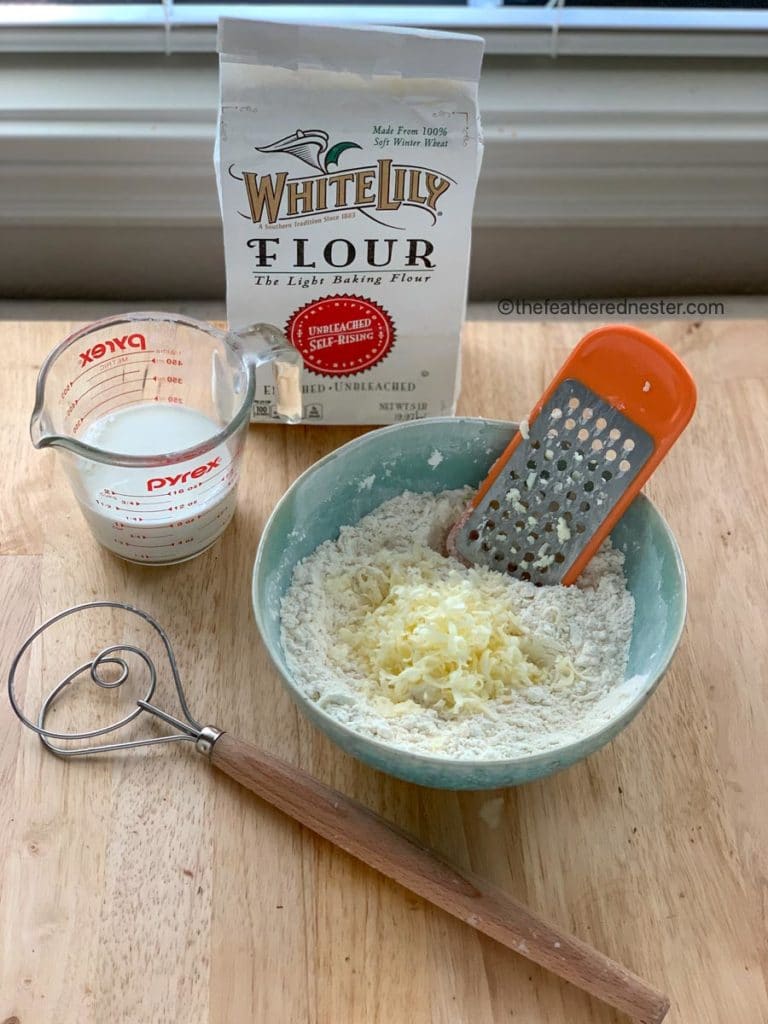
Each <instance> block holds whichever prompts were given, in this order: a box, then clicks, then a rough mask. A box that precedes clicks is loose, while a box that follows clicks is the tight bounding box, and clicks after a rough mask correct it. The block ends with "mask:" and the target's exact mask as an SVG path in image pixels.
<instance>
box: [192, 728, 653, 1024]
mask: <svg viewBox="0 0 768 1024" xmlns="http://www.w3.org/2000/svg"><path fill="white" fill-rule="evenodd" d="M210 757H211V761H212V762H213V764H214V765H215V766H216V768H218V769H219V770H220V771H222V772H225V773H226V774H227V775H229V776H231V777H232V778H233V779H236V780H237V782H239V783H241V785H243V786H245V787H246V788H247V789H250V790H252V792H254V793H255V794H256V795H257V796H259V797H261V798H262V799H263V800H266V801H267V802H268V803H270V804H272V805H273V806H275V807H277V808H279V810H281V811H284V812H285V814H288V815H290V817H292V818H294V819H295V820H296V821H299V822H301V824H302V825H305V826H306V827H307V828H309V829H311V830H312V831H313V832H316V833H317V834H318V835H321V836H323V838H325V839H329V840H330V841H331V842H332V843H334V844H335V845H336V846H339V847H341V849H342V850H346V852H347V853H351V854H352V856H353V857H357V858H358V860H361V861H363V862H364V863H366V864H369V865H370V866H371V867H373V868H376V870H377V871H380V872H381V873H382V874H383V875H386V876H387V877H388V878H391V879H393V880H394V881H395V882H399V883H400V885H403V886H405V888H406V889H410V890H411V892H414V893H417V894H418V895H419V896H422V897H423V898H424V899H426V900H429V902H430V903H434V904H435V906H438V907H441V908H442V909H443V910H447V911H448V913H449V914H453V916H454V917H458V918H459V919H460V920H462V921H465V922H466V923H467V924H469V925H471V926H472V927H473V928H476V929H477V930H478V931H480V932H483V933H484V934H485V935H489V936H490V937H491V938H492V939H496V940H497V941H498V942H501V943H502V944H503V945H505V946H507V947H509V949H512V950H514V951H515V952H516V953H520V954H521V955H522V956H524V957H527V958H528V959H529V960H532V961H533V962H534V963H537V964H539V965H540V966H542V967H545V968H546V969H547V970H549V971H552V972H553V973H554V974H557V975H559V976H560V977H561V978H565V979H566V980H567V981H570V982H571V983H572V984H574V985H576V986H577V987H578V988H581V989H583V990H584V991H586V992H589V993H590V995H593V996H595V997H596V998H597V999H600V1000H602V1001H603V1002H604V1003H607V1004H608V1005H609V1006H612V1007H614V1008H615V1009H617V1010H620V1011H622V1012H623V1013H626V1014H629V1016H630V1017H633V1018H634V1019H635V1020H637V1021H640V1022H641V1024H659V1022H660V1021H662V1020H663V1018H664V1016H665V1015H666V1012H667V1010H668V1009H669V1000H668V999H667V997H666V996H665V995H663V993H661V992H657V991H656V990H655V989H653V988H651V987H650V986H649V985H647V984H646V982H644V981H643V980H642V979H641V978H638V977H637V976H636V975H634V974H632V973H631V972H630V971H628V970H627V969H626V968H624V967H622V966H621V964H618V963H616V962H615V961H613V960H610V959H609V958H608V957H607V956H604V955H603V954H602V953H600V952H598V951H597V950H596V949H593V948H592V947H591V946H588V945H587V944H586V943H584V942H581V941H580V940H579V939H576V938H574V937H573V936H572V935H568V934H566V933H565V932H561V931H560V930H559V929H557V928H555V927H554V926H553V925H551V924H548V923H547V922H546V921H543V920H541V918H539V917H537V916H536V915H535V914H533V913H531V911H530V910H527V909H526V908H525V907H524V906H522V905H521V904H519V903H516V902H515V901H514V900H512V899H510V898H509V897H508V896H507V895H506V894H505V893H504V892H502V891H501V890H500V889H496V888H494V887H492V886H490V885H488V884H487V883H485V882H484V881H482V880H481V879H478V878H476V877H471V876H468V875H466V874H462V873H460V872H458V871H457V870H456V869H455V868H453V867H451V866H450V865H449V864H447V863H445V862H444V861H443V860H441V859H440V857H439V856H438V855H437V854H435V853H434V852H433V851H432V850H429V849H427V848H426V847H424V846H422V845H421V844H420V843H419V842H418V841H417V840H416V839H414V838H413V837H412V836H409V835H408V834H407V833H405V832H402V831H400V830H399V829H397V828H396V827H395V826H394V825H392V824H391V823H390V822H388V821H385V819H384V818H381V817H379V815H377V814H374V812H373V811H371V810H369V809H368V808H367V807H364V806H363V805H362V804H359V803H357V801H355V800H351V799H350V798H349V797H347V796H344V795H343V794H342V793H339V792H337V791H336V790H334V789H331V788H330V787H328V786H325V785H323V783H321V782H319V781H318V780H317V779H314V778H312V776H310V775H308V774H307V773H306V772H303V771H301V770H300V769H298V768H294V767H292V766H291V765H289V764H286V763H285V762H284V761H281V760H279V759H278V758H275V757H272V756H270V755H269V754H266V753H264V752H263V751H261V750H258V749H257V748H256V747H253V746H251V745H250V744H248V743H243V742H242V741H241V740H238V739H236V738H235V737H234V736H230V735H229V733H223V734H222V735H221V736H220V737H219V738H218V739H217V740H216V742H215V743H214V745H213V748H212V750H211V753H210Z"/></svg>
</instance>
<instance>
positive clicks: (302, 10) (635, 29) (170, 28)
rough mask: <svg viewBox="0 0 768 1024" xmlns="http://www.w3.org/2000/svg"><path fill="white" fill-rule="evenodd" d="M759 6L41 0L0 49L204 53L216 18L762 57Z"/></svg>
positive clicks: (481, 0) (607, 50)
mask: <svg viewBox="0 0 768 1024" xmlns="http://www.w3.org/2000/svg"><path fill="white" fill-rule="evenodd" d="M765 6H766V5H765V0H736V2H729V0H645V2H639V0H474V2H473V0H467V2H463V0H448V2H446V3H442V4H432V3H426V2H424V0H416V2H412V3H408V4H402V3H401V4H398V3H392V2H384V3H336V4H325V3H306V4H295V3H287V2H282V3H280V2H278V3H269V4H267V3H253V2H250V3H249V2H242V3H237V2H234V3H233V2H221V0H219V2H217V0H213V2H212V0H154V2H151V0H150V2H142V0H119V2H112V3H109V2H107V3H104V2H99V0H75V2H73V3H51V2H47V0H37V2H31V3H30V2H25V0H19V2H15V0H11V2H8V3H0V27H2V29H3V30H2V33H0V50H6V51H9V50H10V51H13V50H21V51H34V50H43V51H51V50H57V49H61V50H65V51H66V50H76V51H114V50H117V51H120V50H126V51H141V50H145V49H146V50H165V51H166V52H171V51H173V52H179V51H181V52H183V51H193V52H194V51H206V50H208V51H212V50H214V49H215V26H216V22H217V19H218V18H219V16H221V15H222V14H228V15H240V16H246V17H249V16H250V17H265V18H279V19H285V18H294V17H295V18H297V19H300V20H311V19H313V18H314V19H317V20H318V21H334V20H338V21H345V22H368V23H370V22H373V23H378V24H395V25H412V26H424V27H433V28H448V29H450V28H455V29H463V30H467V31H475V32H480V33H482V34H484V35H485V36H486V39H487V46H488V51H489V52H497V53H503V52H513V53H522V54H525V53H534V54H546V55H550V56H557V55H558V54H582V53H583V54H599V55H610V54H619V55H621V54H638V55H643V54H647V55H651V56H653V55H666V56H675V55H683V54H696V53H700V54H701V55H703V56H721V55H722V56H730V55H734V56H738V55H745V56H765V55H768V43H766V39H768V36H766V33H768V11H766V10H765Z"/></svg>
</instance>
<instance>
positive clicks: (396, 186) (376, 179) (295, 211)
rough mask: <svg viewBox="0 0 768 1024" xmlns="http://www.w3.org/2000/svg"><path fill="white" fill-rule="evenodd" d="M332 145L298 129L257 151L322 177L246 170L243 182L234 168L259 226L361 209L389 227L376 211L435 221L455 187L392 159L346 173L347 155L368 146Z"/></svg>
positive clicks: (325, 134)
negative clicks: (406, 211)
mask: <svg viewBox="0 0 768 1024" xmlns="http://www.w3.org/2000/svg"><path fill="white" fill-rule="evenodd" d="M329 141H330V136H329V135H328V132H324V131H322V130H321V129H319V128H313V129H312V130H311V131H301V130H296V131H295V132H294V133H293V135H286V137H285V138H283V139H278V140H277V142H272V143H270V144H269V145H268V146H254V149H255V150H256V151H257V152H258V153H267V154H270V155H273V154H276V153H285V154H286V155H290V156H293V157H295V158H296V159H297V160H300V161H301V162H302V163H304V164H307V165H308V166H309V167H312V168H314V169H315V170H316V171H319V172H320V173H319V174H313V175H311V176H308V177H306V178H295V177H294V178H292V177H290V174H289V172H288V171H280V172H279V173H277V174H262V175H259V174H257V173H256V172H255V171H245V172H244V173H243V175H242V177H241V176H240V175H238V174H237V173H236V172H235V170H234V169H233V168H232V167H230V170H229V173H230V174H231V175H232V177H233V178H237V179H238V180H242V181H243V182H244V183H245V191H246V194H247V196H248V205H249V207H250V217H251V220H252V221H253V222H254V224H258V223H260V222H261V221H264V220H266V221H267V223H269V224H275V223H277V222H278V221H284V220H291V219H293V218H297V217H311V216H313V215H315V214H317V213H323V212H325V211H328V210H333V211H340V210H357V211H359V212H360V213H363V214H365V215H366V216H370V217H371V219H372V220H375V221H376V222H377V223H380V224H385V221H383V220H381V219H379V218H378V217H373V216H372V215H371V213H370V211H371V210H375V211H377V212H379V213H383V214H386V213H390V212H392V211H396V210H399V209H400V207H401V206H409V207H414V208H416V209H421V210H423V211H424V212H425V213H427V215H428V216H429V218H430V220H431V221H432V223H434V222H435V220H436V219H437V204H438V200H439V199H440V198H441V197H442V196H443V195H444V194H445V193H446V192H447V191H448V189H449V188H450V187H451V185H453V184H455V182H454V180H453V178H449V177H448V176H447V175H444V174H441V173H440V172H439V171H435V170H432V169H430V168H428V167H419V166H416V165H413V164H401V163H396V162H395V161H394V160H391V159H384V160H377V161H376V162H375V163H371V164H366V165H364V166H360V167H350V168H348V169H341V168H340V167H339V158H340V157H341V155H342V153H345V152H346V151H347V150H348V149H359V150H362V148H363V147H362V146H359V145H358V144H357V143H356V142H336V143H334V144H333V145H332V146H331V147H330V149H329V148H328V143H329ZM385 226H386V224H385Z"/></svg>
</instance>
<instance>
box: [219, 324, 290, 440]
mask: <svg viewBox="0 0 768 1024" xmlns="http://www.w3.org/2000/svg"><path fill="white" fill-rule="evenodd" d="M232 333H233V334H234V335H235V338H236V342H235V348H236V349H237V350H238V351H239V352H240V353H241V355H242V356H243V359H244V360H245V362H246V363H247V364H248V366H249V369H250V372H251V374H253V373H254V371H255V369H256V367H258V366H263V365H264V364H265V363H271V364H272V369H273V373H274V378H275V395H276V403H275V404H276V408H277V414H278V416H279V417H280V418H281V419H283V420H286V421H287V422H288V423H298V422H299V421H300V420H301V417H302V393H301V371H302V367H303V362H302V358H301V354H300V353H299V352H298V351H297V349H295V348H294V347H293V345H292V344H291V343H290V341H288V339H287V338H286V336H285V335H284V334H283V332H282V331H281V330H280V329H279V328H278V327H275V326H273V325H272V324H249V325H248V326H247V327H242V328H240V329H239V330H235V331H233V332H232Z"/></svg>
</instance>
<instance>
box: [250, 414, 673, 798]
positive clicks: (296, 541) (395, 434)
mask: <svg viewBox="0 0 768 1024" xmlns="http://www.w3.org/2000/svg"><path fill="white" fill-rule="evenodd" d="M514 429H515V428H514V425H513V424H511V423H502V422H498V421H491V420H481V419H469V418H456V419H427V420H415V421H413V422H410V423H404V424H397V425H396V426H392V427H386V428H384V429H381V430H376V431H373V432H372V433H369V434H366V435H365V436H363V437H360V438H357V439H356V440H355V441H351V442H350V443H349V444H346V445H344V446H343V447H341V448H339V449H337V450H336V451H335V452H332V453H331V454H330V455H328V456H326V457H325V458H324V459H321V460H320V461H319V462H316V463H315V465H314V466H311V467H310V468H309V469H308V470H307V471H306V472H305V473H303V474H302V475H301V476H300V477H299V478H298V480H296V482H295V483H294V484H293V486H292V487H290V488H289V490H288V491H287V492H286V493H285V495H284V496H283V498H282V499H281V500H280V502H279V503H278V505H277V507H276V508H275V510H274V512H273V513H272V515H271V517H270V519H269V522H268V523H267V525H266V527H265V529H264V533H263V534H262V537H261V542H260V544H259V550H258V553H257V555H256V564H255V566H254V572H253V607H254V611H255V614H256V621H257V623H258V625H259V629H260V630H261V635H262V637H263V639H264V643H265V644H266V646H267V649H268V651H269V653H270V655H271V657H272V660H273V662H274V663H275V666H276V667H277V669H278V671H279V672H280V674H281V675H282V677H283V680H284V682H285V685H286V687H287V688H288V692H289V693H290V694H291V696H292V697H293V699H294V700H295V701H296V703H297V704H298V705H299V707H300V708H301V710H302V711H303V712H304V714H305V715H306V716H307V717H308V718H309V719H310V721H312V722H314V724H315V725H316V726H317V727H318V728H320V729H322V730H323V732H324V733H326V734H327V735H328V736H330V738H331V739H332V740H333V741H334V742H335V743H338V745H339V746H340V747H342V749H344V750H346V751H347V753H349V754H352V755H353V757H358V758H360V760H361V761H365V762H366V763H367V764H369V765H372V766H373V767H374V768H379V769H380V770H381V771H384V772H388V773H389V774H390V775H396V776H398V777H399V778H401V779H407V780H409V781H411V782H417V783H420V784H421V785H424V786H436V787H439V788H441V789H491V788H496V787H498V786H514V785H519V784H520V783H522V782H530V781H532V780H533V779H540V778H543V777H544V776H545V775H550V774H551V773H552V772H556V771H559V770H560V769H562V768H567V767H568V766H569V765H572V764H574V763H575V762H576V761H580V760H581V759H582V758H584V757H587V756H588V755H589V754H592V753H593V752H594V751H596V750H598V749H599V748H600V747H602V746H603V745H604V744H605V743H607V742H608V741H609V740H611V739H613V737H614V736H616V735H617V733H619V732H620V731H621V730H622V729H623V728H624V727H625V726H626V725H627V724H628V723H629V722H630V721H631V720H632V719H633V718H634V717H635V715H636V714H637V713H638V711H639V710H640V708H641V707H642V706H643V704H645V702H646V701H647V700H648V698H649V697H650V695H651V694H652V693H653V691H654V690H655V688H656V686H657V685H658V683H659V681H660V680H661V677H662V676H663V675H664V672H665V671H666V669H667V666H668V665H669V662H670V660H671V658H672V655H673V654H674V652H675V649H676V647H677V645H678V642H679V640H680V634H681V633H682V629H683V622H684V620H685V606H686V589H685V570H684V568H683V562H682V558H681V556H680V551H679V549H678V547H677V543H676V542H675V538H674V537H673V535H672V533H671V531H670V529H669V527H668V526H667V524H666V523H665V522H664V520H663V519H662V517H661V516H660V515H659V513H658V512H657V511H656V509H655V508H654V506H653V505H652V504H651V502H650V501H649V500H648V499H647V498H646V497H644V496H642V495H641V496H639V497H637V498H636V499H635V501H634V502H633V503H632V505H631V506H630V507H629V509H628V510H627V511H626V513H625V514H624V516H623V517H622V519H621V521H620V522H619V523H618V524H617V526H616V527H615V529H614V530H613V533H612V534H611V538H612V540H613V543H614V545H615V546H616V547H618V548H620V549H621V550H622V551H623V552H624V554H625V556H626V562H625V572H626V575H627V582H628V586H629V589H630V590H631V591H632V594H633V596H634V599H635V621H634V629H633V634H632V645H631V648H630V652H629V665H628V667H627V673H626V679H625V681H624V682H623V683H622V684H620V685H619V686H617V687H616V688H615V692H614V693H612V694H611V695H610V698H609V703H608V704H607V707H606V711H605V714H604V718H603V721H602V724H601V727H600V728H599V729H598V730H597V731H595V732H594V733H592V734H591V735H589V736H586V737H585V738H583V739H580V740H578V741H577V742H573V743H570V744H569V745H567V746H562V747H558V748H556V749H553V750H551V751H547V752H545V753H539V754H532V755H529V756H524V757H518V758H512V759H509V760H503V761H462V760H450V759H447V758H441V757H435V756H431V755H426V754H414V753H411V752H409V751H406V750H399V749H398V748H396V747H392V746H389V745H387V744H385V743H382V742H380V741H379V740H374V739H370V738H368V737H366V736H362V735H360V734H359V733H356V732H353V731H352V730H351V729H349V728H348V727H347V726H344V725H342V724H341V723H339V722H337V721H336V720H335V719H333V718H331V717H330V715H328V714H326V713H325V712H324V711H322V710H321V709H320V708H319V707H318V706H317V705H316V704H314V703H313V702H312V701H311V700H309V699H308V698H307V697H306V696H305V695H304V694H303V693H302V692H301V690H299V688H298V687H297V686H296V684H295V683H294V681H293V679H292V678H291V672H290V670H289V668H288V666H287V665H286V663H285V656H284V654H283V649H282V646H281V643H280V601H281V598H282V596H283V594H284V593H285V591H286V589H287V588H288V586H289V584H290V581H291V575H292V573H293V569H294V566H295V565H296V563H297V562H299V561H300V560H301V559H303V558H305V557H306V556H307V555H309V554H310V553H311V552H312V551H314V550H315V548H316V547H317V546H318V544H321V543H322V542H323V541H325V540H329V539H331V538H334V539H335V538H336V537H337V536H338V534H339V528H340V527H341V526H343V525H348V524H352V523H356V522H357V521H358V520H359V519H360V518H362V516H365V515H367V514H368V513H369V512H371V511H372V510H373V509H374V508H376V507H377V506H378V505H380V504H381V503H382V502H383V501H387V500H388V499H389V498H393V497H395V495H397V494H401V493H402V492H403V491H405V490H410V491H417V492H420V491H443V490H446V489H449V488H458V487H463V486H464V485H466V484H470V485H472V486H475V485H477V484H478V483H479V482H480V481H481V480H482V479H483V478H484V477H485V476H486V474H487V472H488V470H489V469H490V467H491V465H492V463H493V462H494V460H495V459H496V458H497V456H498V455H500V454H501V452H502V451H503V449H504V448H505V447H506V445H507V443H508V441H509V439H510V437H511V436H512V433H513V431H514ZM435 450H437V451H439V452H440V453H441V455H442V457H443V458H442V461H441V462H440V463H439V464H438V465H437V466H434V467H432V466H431V465H430V464H428V461H427V460H428V459H429V458H430V455H431V454H432V452H434V451H435ZM433 461H435V460H433ZM371 478H372V479H371Z"/></svg>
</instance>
